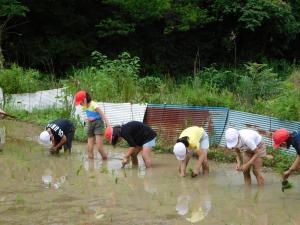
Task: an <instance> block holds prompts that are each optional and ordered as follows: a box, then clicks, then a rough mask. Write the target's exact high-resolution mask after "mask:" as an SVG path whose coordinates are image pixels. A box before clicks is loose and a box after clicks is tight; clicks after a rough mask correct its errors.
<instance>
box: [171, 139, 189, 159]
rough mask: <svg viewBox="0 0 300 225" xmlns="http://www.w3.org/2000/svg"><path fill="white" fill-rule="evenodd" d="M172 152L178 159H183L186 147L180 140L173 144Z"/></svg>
mask: <svg viewBox="0 0 300 225" xmlns="http://www.w3.org/2000/svg"><path fill="white" fill-rule="evenodd" d="M173 152H174V154H175V156H176V158H177V159H178V160H181V161H182V160H184V159H185V156H186V147H185V145H184V144H183V143H182V142H177V143H176V144H175V145H174V148H173Z"/></svg>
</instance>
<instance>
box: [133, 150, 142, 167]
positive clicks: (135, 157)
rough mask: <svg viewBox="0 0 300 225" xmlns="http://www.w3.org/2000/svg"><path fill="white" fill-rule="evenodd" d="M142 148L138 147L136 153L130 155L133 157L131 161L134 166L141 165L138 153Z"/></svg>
mask: <svg viewBox="0 0 300 225" xmlns="http://www.w3.org/2000/svg"><path fill="white" fill-rule="evenodd" d="M141 150H142V148H140V147H136V148H135V151H134V153H133V154H132V155H131V156H130V158H131V163H132V166H138V165H139V160H138V157H137V156H138V154H139V152H140V151H141Z"/></svg>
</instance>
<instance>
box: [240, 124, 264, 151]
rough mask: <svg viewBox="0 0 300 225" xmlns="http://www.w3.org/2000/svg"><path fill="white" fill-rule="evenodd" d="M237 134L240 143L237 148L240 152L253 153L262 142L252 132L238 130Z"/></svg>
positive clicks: (258, 136) (257, 134)
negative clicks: (249, 151) (248, 151)
mask: <svg viewBox="0 0 300 225" xmlns="http://www.w3.org/2000/svg"><path fill="white" fill-rule="evenodd" d="M238 132H239V136H240V141H239V143H238V145H237V147H238V148H239V149H240V150H241V151H247V150H251V151H254V150H255V149H256V148H257V146H258V145H259V144H260V142H261V141H262V136H261V135H260V134H259V133H258V132H256V131H254V130H249V129H243V130H239V131H238Z"/></svg>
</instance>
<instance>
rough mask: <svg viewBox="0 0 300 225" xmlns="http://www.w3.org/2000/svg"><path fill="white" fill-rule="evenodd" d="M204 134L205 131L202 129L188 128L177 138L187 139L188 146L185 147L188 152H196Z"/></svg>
mask: <svg viewBox="0 0 300 225" xmlns="http://www.w3.org/2000/svg"><path fill="white" fill-rule="evenodd" d="M204 134H205V130H204V129H203V128H202V127H197V126H193V127H188V128H186V129H184V130H183V131H182V132H181V134H180V136H179V138H182V137H188V139H189V140H188V142H189V146H188V147H187V148H188V149H189V150H198V149H199V145H200V142H199V140H201V138H202V136H203V135H204Z"/></svg>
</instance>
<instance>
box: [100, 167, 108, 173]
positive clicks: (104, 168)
mask: <svg viewBox="0 0 300 225" xmlns="http://www.w3.org/2000/svg"><path fill="white" fill-rule="evenodd" d="M100 173H104V174H108V169H107V167H102V168H101V170H100Z"/></svg>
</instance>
